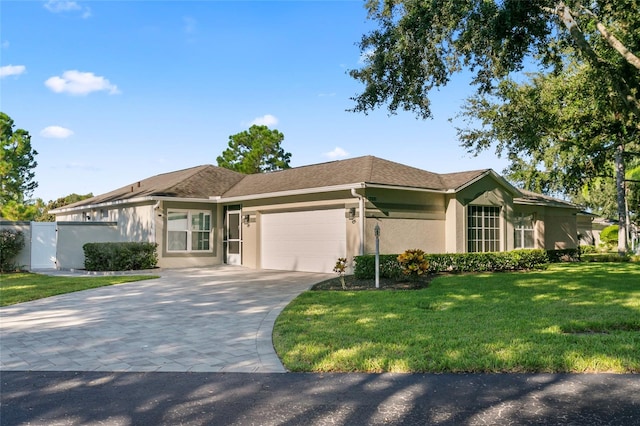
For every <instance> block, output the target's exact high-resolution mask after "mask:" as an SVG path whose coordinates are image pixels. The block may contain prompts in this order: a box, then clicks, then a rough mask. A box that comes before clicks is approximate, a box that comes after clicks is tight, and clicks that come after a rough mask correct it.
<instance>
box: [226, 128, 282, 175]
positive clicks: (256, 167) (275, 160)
mask: <svg viewBox="0 0 640 426" xmlns="http://www.w3.org/2000/svg"><path fill="white" fill-rule="evenodd" d="M283 140H284V135H283V134H282V133H280V132H279V131H278V130H275V129H274V130H270V129H269V128H268V127H267V126H258V125H253V126H251V127H250V128H249V130H245V131H243V132H240V133H238V134H235V135H232V136H229V145H228V148H227V149H226V150H224V151H223V152H222V155H220V156H218V158H217V162H218V166H220V167H224V168H226V169H229V170H234V171H236V172H240V173H245V174H251V173H263V172H270V171H274V170H282V169H288V168H289V167H290V166H289V162H290V161H291V153H288V152H285V151H284V149H283V148H282V147H281V143H282V141H283Z"/></svg>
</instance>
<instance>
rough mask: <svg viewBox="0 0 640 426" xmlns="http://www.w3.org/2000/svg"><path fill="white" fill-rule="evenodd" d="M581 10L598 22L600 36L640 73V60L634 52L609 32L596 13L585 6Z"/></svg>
mask: <svg viewBox="0 0 640 426" xmlns="http://www.w3.org/2000/svg"><path fill="white" fill-rule="evenodd" d="M580 8H581V9H582V10H583V12H584V13H585V14H587V15H589V16H591V17H592V18H594V19H595V20H596V28H597V29H598V31H599V32H600V34H602V37H604V39H605V40H606V41H607V43H609V46H611V47H613V48H614V49H615V50H616V51H617V52H618V53H620V55H622V57H623V58H624V59H625V60H626V61H627V62H629V63H630V64H631V65H633V66H634V67H636V68H637V69H638V70H639V71H640V58H638V57H637V56H636V55H634V54H633V52H631V51H630V50H629V49H627V47H626V46H625V45H624V44H622V42H621V41H620V40H618V39H617V38H616V36H614V35H613V34H611V33H610V32H609V31H608V30H607V27H605V26H604V24H603V23H602V22H600V20H599V19H598V17H597V16H596V14H595V13H593V12H592V11H590V10H589V9H587V8H586V7H584V6H580Z"/></svg>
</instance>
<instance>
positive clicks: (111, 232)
mask: <svg viewBox="0 0 640 426" xmlns="http://www.w3.org/2000/svg"><path fill="white" fill-rule="evenodd" d="M121 241H130V240H127V239H126V238H125V237H124V236H123V235H122V234H121V232H120V230H119V229H118V225H117V224H116V223H115V222H70V221H64V222H58V245H57V250H56V262H57V267H58V269H83V268H84V250H83V248H82V246H84V245H85V244H86V243H107V242H121Z"/></svg>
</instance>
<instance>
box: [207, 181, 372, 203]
mask: <svg viewBox="0 0 640 426" xmlns="http://www.w3.org/2000/svg"><path fill="white" fill-rule="evenodd" d="M354 185H361V186H362V187H364V183H359V184H358V183H350V184H345V185H334V186H322V187H318V188H302V189H292V190H289V191H277V192H265V193H264V194H249V195H238V196H235V197H225V196H224V195H223V196H222V197H219V198H217V199H216V200H217V201H218V202H220V203H232V202H236V201H245V200H259V199H264V198H275V197H287V196H291V195H305V194H315V193H320V192H331V191H348V190H350V189H352V188H353V186H354Z"/></svg>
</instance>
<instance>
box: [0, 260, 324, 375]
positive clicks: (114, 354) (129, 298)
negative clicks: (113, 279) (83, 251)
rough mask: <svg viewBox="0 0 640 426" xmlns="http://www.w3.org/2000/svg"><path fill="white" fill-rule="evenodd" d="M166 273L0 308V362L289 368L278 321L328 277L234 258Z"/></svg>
mask: <svg viewBox="0 0 640 426" xmlns="http://www.w3.org/2000/svg"><path fill="white" fill-rule="evenodd" d="M161 276H162V277H161V278H160V279H154V280H147V281H139V282H134V283H128V284H122V285H116V286H110V287H101V288H98V289H94V290H86V291H81V292H77V293H69V294H65V295H61V296H55V297H50V298H47V299H41V300H37V301H33V302H28V303H22V304H18V305H13V306H8V307H5V308H2V309H0V370H4V371H9V370H14V371H15V370H32V371H130V372H149V371H176V372H185V371H193V372H196V371H199V372H223V371H224V372H284V371H285V369H284V368H283V366H282V364H281V363H280V360H279V359H278V357H277V355H276V354H275V351H274V350H273V346H272V341H271V332H272V329H273V323H274V321H275V319H276V317H277V315H278V314H279V313H280V311H281V310H282V308H284V307H285V306H286V304H287V303H288V302H289V301H290V300H292V299H293V298H294V297H295V296H297V295H298V294H299V293H301V292H302V291H304V290H306V289H308V288H309V287H310V286H311V285H313V284H314V283H316V282H319V281H322V280H324V279H326V278H328V277H331V275H327V274H315V273H304V272H283V271H255V270H249V269H245V268H241V267H232V266H221V267H216V268H210V269H176V270H165V271H162V272H161ZM86 279H91V278H90V277H87V278H86Z"/></svg>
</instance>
